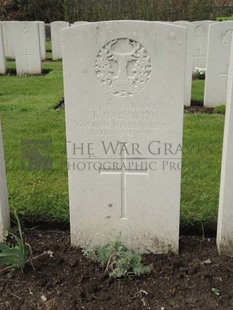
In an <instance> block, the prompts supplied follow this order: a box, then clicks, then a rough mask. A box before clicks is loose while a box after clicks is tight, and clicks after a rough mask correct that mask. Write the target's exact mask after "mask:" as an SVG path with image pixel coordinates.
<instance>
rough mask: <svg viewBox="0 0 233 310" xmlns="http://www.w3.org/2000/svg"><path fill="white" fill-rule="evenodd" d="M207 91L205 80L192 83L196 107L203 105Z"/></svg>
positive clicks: (193, 99)
mask: <svg viewBox="0 0 233 310" xmlns="http://www.w3.org/2000/svg"><path fill="white" fill-rule="evenodd" d="M204 90H205V81H204V80H193V83H192V103H193V104H195V105H203V98H204Z"/></svg>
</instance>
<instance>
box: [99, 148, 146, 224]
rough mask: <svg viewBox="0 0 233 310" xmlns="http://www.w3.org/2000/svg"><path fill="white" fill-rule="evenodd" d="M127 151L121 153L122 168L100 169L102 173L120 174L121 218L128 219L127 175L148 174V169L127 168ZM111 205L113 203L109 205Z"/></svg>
mask: <svg viewBox="0 0 233 310" xmlns="http://www.w3.org/2000/svg"><path fill="white" fill-rule="evenodd" d="M126 167H127V157H126V152H125V151H122V154H121V168H120V169H118V168H115V169H100V175H118V176H120V178H121V216H120V218H121V219H127V215H126V214H127V175H135V176H136V175H139V176H143V175H144V176H148V169H147V168H146V169H127V168H126ZM109 207H111V205H110V206H109Z"/></svg>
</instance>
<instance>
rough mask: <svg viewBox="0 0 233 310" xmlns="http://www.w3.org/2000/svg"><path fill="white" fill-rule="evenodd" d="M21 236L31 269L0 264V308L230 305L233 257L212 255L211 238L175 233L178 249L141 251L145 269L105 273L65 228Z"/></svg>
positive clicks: (204, 309) (163, 309) (204, 308)
mask: <svg viewBox="0 0 233 310" xmlns="http://www.w3.org/2000/svg"><path fill="white" fill-rule="evenodd" d="M25 238H26V241H27V242H28V243H29V244H30V245H31V247H32V249H33V256H34V258H35V259H34V266H35V269H36V270H35V271H34V270H33V269H32V267H31V266H30V265H28V266H26V269H25V271H24V273H22V272H21V271H19V270H13V271H12V270H0V310H3V309H4V310H5V309H20V310H30V309H32V310H34V309H38V310H43V309H45V310H50V309H59V310H74V309H88V310H97V309H100V310H104V309H108V310H115V309H116V310H126V309H130V310H131V309H132V310H137V309H138V310H139V309H140V310H142V309H155V310H157V309H158V310H169V309H179V310H189V309H199V310H210V309H213V310H216V309H224V310H228V309H229V310H230V309H231V310H232V309H233V259H232V258H229V257H226V256H221V257H220V256H218V253H217V249H216V245H215V239H212V238H211V239H201V238H198V237H181V239H180V254H179V255H174V254H172V253H169V254H168V255H154V254H146V255H144V256H143V261H144V263H145V264H150V265H151V266H152V268H153V271H152V272H151V274H150V275H147V276H143V277H135V276H133V275H130V276H127V277H125V278H121V279H111V278H109V277H108V275H106V274H105V270H104V269H103V268H102V267H101V266H99V265H98V264H95V263H93V262H91V261H90V260H88V259H87V258H85V257H84V256H83V254H82V251H81V249H75V248H72V247H71V246H70V238H69V232H67V231H58V230H57V231H31V232H29V233H26V234H25ZM45 251H51V252H52V253H53V254H52V255H51V252H49V253H50V255H49V254H44V255H41V254H42V253H43V252H45ZM46 253H47V252H46ZM36 257H37V258H36Z"/></svg>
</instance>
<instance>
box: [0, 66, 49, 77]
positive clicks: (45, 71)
mask: <svg viewBox="0 0 233 310" xmlns="http://www.w3.org/2000/svg"><path fill="white" fill-rule="evenodd" d="M51 71H53V70H52V69H43V70H42V73H41V74H23V75H20V76H21V77H22V76H25V77H27V76H35V77H36V76H43V75H47V74H49V73H50V72H51ZM6 75H8V76H19V75H17V74H16V69H14V68H10V69H7V73H6V74H1V76H6Z"/></svg>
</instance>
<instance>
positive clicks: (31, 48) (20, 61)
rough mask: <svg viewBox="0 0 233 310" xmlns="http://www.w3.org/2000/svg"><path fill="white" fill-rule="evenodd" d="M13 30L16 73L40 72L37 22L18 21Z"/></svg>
mask: <svg viewBox="0 0 233 310" xmlns="http://www.w3.org/2000/svg"><path fill="white" fill-rule="evenodd" d="M14 32H15V61H16V71H17V74H18V75H24V74H41V54H40V38H39V24H38V23H37V22H18V23H17V24H15V30H14Z"/></svg>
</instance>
